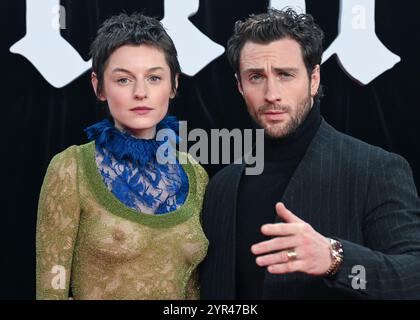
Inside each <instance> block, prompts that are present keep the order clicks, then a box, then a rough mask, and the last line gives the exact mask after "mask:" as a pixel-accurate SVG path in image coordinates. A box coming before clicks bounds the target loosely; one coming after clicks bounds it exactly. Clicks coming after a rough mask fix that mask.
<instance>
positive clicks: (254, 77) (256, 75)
mask: <svg viewBox="0 0 420 320" xmlns="http://www.w3.org/2000/svg"><path fill="white" fill-rule="evenodd" d="M261 79H262V76H261V75H260V74H253V75H251V76H250V77H249V80H250V81H252V82H255V81H259V80H261Z"/></svg>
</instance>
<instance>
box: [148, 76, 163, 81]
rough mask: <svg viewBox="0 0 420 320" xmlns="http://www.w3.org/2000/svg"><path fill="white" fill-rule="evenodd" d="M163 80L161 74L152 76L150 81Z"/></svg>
mask: <svg viewBox="0 0 420 320" xmlns="http://www.w3.org/2000/svg"><path fill="white" fill-rule="evenodd" d="M160 80H161V77H159V76H150V77H149V81H150V82H159V81H160Z"/></svg>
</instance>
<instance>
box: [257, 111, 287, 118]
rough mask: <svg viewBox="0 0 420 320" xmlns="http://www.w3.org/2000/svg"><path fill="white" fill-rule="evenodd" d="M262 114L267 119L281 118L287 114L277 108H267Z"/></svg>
mask: <svg viewBox="0 0 420 320" xmlns="http://www.w3.org/2000/svg"><path fill="white" fill-rule="evenodd" d="M262 114H263V116H264V117H266V118H268V119H269V120H282V119H283V118H284V117H285V115H286V114H287V112H285V111H279V110H267V111H264V112H263V113H262Z"/></svg>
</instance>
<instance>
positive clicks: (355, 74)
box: [323, 0, 401, 85]
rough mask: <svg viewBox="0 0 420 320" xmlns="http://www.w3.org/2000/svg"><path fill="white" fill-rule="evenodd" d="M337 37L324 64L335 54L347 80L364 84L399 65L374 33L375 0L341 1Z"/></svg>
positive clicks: (393, 55)
mask: <svg viewBox="0 0 420 320" xmlns="http://www.w3.org/2000/svg"><path fill="white" fill-rule="evenodd" d="M340 8H341V14H340V23H339V30H340V31H339V35H338V37H337V38H336V39H335V40H334V41H333V43H332V44H331V45H330V47H329V48H328V49H327V50H325V52H324V56H323V62H325V61H327V60H328V59H329V58H330V57H331V56H332V55H333V54H337V56H338V59H339V60H340V63H341V65H342V67H343V69H344V70H345V71H346V72H347V73H348V74H349V76H350V77H352V78H354V79H355V80H357V81H359V82H360V83H362V84H364V85H366V84H368V83H369V82H371V81H372V80H373V79H375V78H376V77H378V76H379V75H381V74H382V73H384V72H385V71H387V70H389V69H391V68H392V67H393V66H394V65H395V64H396V63H398V62H400V61H401V59H400V57H399V56H397V55H395V54H393V53H392V52H391V51H389V50H388V49H387V48H386V47H385V46H384V45H383V44H382V42H381V41H380V40H379V39H378V36H377V35H376V33H375V0H346V1H343V0H341V2H340Z"/></svg>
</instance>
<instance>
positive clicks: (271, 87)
mask: <svg viewBox="0 0 420 320" xmlns="http://www.w3.org/2000/svg"><path fill="white" fill-rule="evenodd" d="M264 98H265V100H266V101H267V102H269V103H276V102H279V101H280V100H281V95H280V84H279V83H277V82H276V80H275V79H273V78H267V82H266V91H265V97H264Z"/></svg>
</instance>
